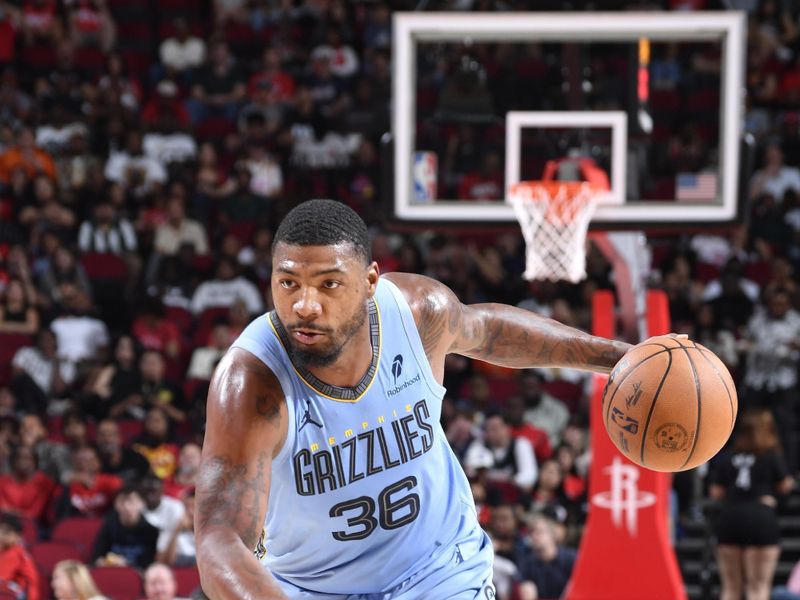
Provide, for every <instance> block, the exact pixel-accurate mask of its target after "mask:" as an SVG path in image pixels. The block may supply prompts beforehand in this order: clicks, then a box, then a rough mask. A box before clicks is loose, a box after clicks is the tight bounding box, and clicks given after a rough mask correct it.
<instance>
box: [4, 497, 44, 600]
mask: <svg viewBox="0 0 800 600" xmlns="http://www.w3.org/2000/svg"><path fill="white" fill-rule="evenodd" d="M2 592H10V593H11V594H13V597H15V598H24V599H25V600H39V598H41V597H42V596H41V593H42V590H41V586H40V582H39V572H38V571H37V569H36V565H35V564H34V562H33V558H31V555H30V554H28V552H27V551H26V550H25V548H24V547H23V545H22V523H21V522H20V520H19V519H18V518H17V517H16V516H14V515H12V514H11V513H7V512H3V513H0V593H2Z"/></svg>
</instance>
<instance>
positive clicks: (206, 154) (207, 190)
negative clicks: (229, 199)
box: [195, 142, 231, 198]
mask: <svg viewBox="0 0 800 600" xmlns="http://www.w3.org/2000/svg"><path fill="white" fill-rule="evenodd" d="M195 177H196V180H197V192H198V193H199V194H201V195H203V196H208V197H209V198H219V197H220V196H223V195H225V194H226V193H227V191H228V188H230V187H231V185H228V176H227V170H226V169H225V167H223V165H222V164H221V162H220V159H219V154H218V152H217V149H216V148H215V147H214V144H212V143H211V142H204V143H202V144H200V150H199V152H198V153H197V171H196V176H195Z"/></svg>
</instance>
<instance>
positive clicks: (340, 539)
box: [195, 200, 630, 600]
mask: <svg viewBox="0 0 800 600" xmlns="http://www.w3.org/2000/svg"><path fill="white" fill-rule="evenodd" d="M272 261H273V273H272V295H273V300H274V304H275V310H274V311H273V312H271V313H268V314H266V315H264V316H262V317H259V318H257V319H256V320H255V321H253V322H252V323H251V324H250V325H249V326H248V327H247V329H245V331H244V332H243V333H242V334H241V336H240V337H239V339H238V340H237V341H236V342H235V343H234V344H233V346H232V348H231V349H230V350H229V351H228V353H227V354H226V355H225V357H223V359H222V360H221V362H220V364H219V366H218V367H217V370H216V373H215V375H214V379H213V381H212V384H211V389H210V391H209V396H208V422H207V428H206V437H205V444H204V446H203V461H202V466H201V472H200V475H199V477H198V483H197V495H196V498H197V508H196V517H195V524H196V529H195V532H196V537H197V561H198V565H199V569H200V575H201V580H202V585H203V589H204V591H205V593H206V594H207V595H208V597H209V598H213V599H215V600H217V599H227V598H230V599H237V600H243V599H250V598H252V599H259V600H266V599H271V598H292V599H294V598H302V599H306V598H309V599H311V598H313V599H325V600H339V599H341V600H344V599H350V600H354V599H359V600H367V599H369V600H373V599H381V600H389V599H391V600H416V599H425V600H445V599H455V600H473V599H480V600H485V599H488V598H494V596H495V592H494V589H493V588H492V548H491V544H490V542H489V539H488V537H487V535H486V534H485V533H484V532H483V531H482V530H481V528H480V526H479V525H478V521H477V517H476V514H475V507H474V504H473V501H472V497H471V494H470V486H469V483H468V482H467V478H466V477H465V475H464V473H463V471H462V469H461V466H460V465H459V464H458V461H457V459H456V458H455V456H454V454H453V453H452V452H451V450H450V448H449V446H448V444H447V440H446V439H445V435H444V432H443V431H442V429H441V427H440V425H439V417H440V411H441V402H442V398H443V396H444V393H445V389H444V388H443V387H442V383H441V382H442V376H443V372H444V360H445V356H446V355H447V354H448V353H451V352H455V353H459V354H463V355H465V356H469V357H472V358H476V359H479V360H484V361H488V362H491V363H494V364H497V365H503V366H506V367H513V368H527V367H572V368H579V369H588V370H593V371H599V372H604V373H607V372H609V370H610V369H611V367H613V365H614V364H615V363H616V362H617V360H618V359H619V358H620V357H621V356H622V355H623V354H624V353H625V352H626V351H627V350H628V348H629V347H630V346H629V345H628V344H625V343H621V342H615V341H610V340H606V339H602V338H597V337H593V336H590V335H588V334H585V333H583V332H581V331H578V330H575V329H572V328H569V327H566V326H564V325H561V324H559V323H556V322H554V321H552V320H549V319H545V318H542V317H539V316H537V315H535V314H533V313H530V312H527V311H525V310H521V309H517V308H514V307H510V306H505V305H500V304H478V305H471V306H465V305H463V304H461V303H460V302H459V301H458V299H457V298H456V297H455V295H454V294H453V292H452V291H450V290H449V289H448V288H447V287H445V286H444V285H442V284H441V283H439V282H437V281H434V280H432V279H429V278H427V277H423V276H420V275H413V274H408V273H391V274H388V275H383V276H381V275H380V274H379V272H378V266H377V264H376V263H375V262H373V261H372V260H371V259H370V250H369V240H368V237H367V228H366V226H365V224H364V222H363V221H362V220H361V218H360V217H358V215H356V214H355V213H354V212H353V211H352V210H350V209H349V208H347V207H346V206H345V205H344V204H341V203H338V202H334V201H330V200H312V201H309V202H305V203H303V204H301V205H299V206H297V207H296V208H295V209H294V210H292V211H291V212H290V213H289V214H288V215H287V216H286V218H285V219H284V221H283V222H282V223H281V224H280V226H279V227H278V231H277V232H276V234H275V240H274V248H273V259H272Z"/></svg>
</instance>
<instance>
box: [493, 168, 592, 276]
mask: <svg viewBox="0 0 800 600" xmlns="http://www.w3.org/2000/svg"><path fill="white" fill-rule="evenodd" d="M604 192H605V190H603V189H601V188H599V187H596V186H593V185H592V184H589V183H586V182H583V181H524V182H521V183H518V184H515V185H513V186H512V187H511V193H510V198H509V200H510V202H511V205H512V206H513V207H514V213H515V214H516V217H517V220H518V221H519V224H520V226H521V227H522V235H523V237H524V238H525V246H526V252H525V255H526V265H525V266H526V268H525V273H524V275H523V276H524V277H525V279H527V280H533V279H549V280H551V281H559V280H567V281H571V282H573V283H575V282H577V281H580V280H581V279H583V278H584V277H586V248H585V243H586V233H587V231H588V229H589V221H591V220H592V215H593V214H594V209H595V206H596V204H597V199H598V197H599V196H601V195H602V194H603V193H604Z"/></svg>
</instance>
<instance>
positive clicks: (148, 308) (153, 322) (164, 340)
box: [131, 296, 181, 360]
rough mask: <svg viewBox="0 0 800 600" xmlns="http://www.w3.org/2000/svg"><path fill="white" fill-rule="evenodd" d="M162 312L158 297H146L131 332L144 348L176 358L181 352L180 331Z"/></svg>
mask: <svg viewBox="0 0 800 600" xmlns="http://www.w3.org/2000/svg"><path fill="white" fill-rule="evenodd" d="M164 314H165V311H164V304H163V303H162V302H161V300H160V299H159V298H156V297H152V296H148V297H146V298H145V299H144V301H143V302H142V303H141V308H140V313H139V316H138V317H137V318H136V320H135V321H134V322H133V325H132V326H131V332H132V333H133V335H134V337H135V338H136V341H137V342H139V344H140V345H141V346H142V348H144V349H145V350H155V351H156V352H159V353H163V354H164V355H165V356H167V357H168V358H169V359H170V360H177V359H178V358H179V356H180V354H181V333H180V331H178V327H177V326H176V325H175V323H173V322H172V321H170V320H169V319H167V318H165V316H164Z"/></svg>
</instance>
